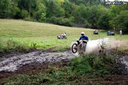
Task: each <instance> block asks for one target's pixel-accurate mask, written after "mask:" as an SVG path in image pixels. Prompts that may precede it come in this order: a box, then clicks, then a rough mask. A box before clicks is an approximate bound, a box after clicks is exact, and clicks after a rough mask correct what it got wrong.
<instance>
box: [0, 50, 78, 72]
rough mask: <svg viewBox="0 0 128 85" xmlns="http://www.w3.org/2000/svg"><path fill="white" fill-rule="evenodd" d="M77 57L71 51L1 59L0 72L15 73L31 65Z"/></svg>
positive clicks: (32, 53)
mask: <svg viewBox="0 0 128 85" xmlns="http://www.w3.org/2000/svg"><path fill="white" fill-rule="evenodd" d="M75 56H77V54H73V53H72V52H70V51H66V52H51V53H50V52H42V51H36V52H30V53H27V54H23V55H17V56H12V57H10V58H6V57H4V58H2V59H0V72H2V71H4V72H15V71H17V70H18V69H19V68H21V67H23V66H25V65H28V64H31V63H39V64H42V63H55V62H59V61H61V60H70V59H72V58H74V57H75Z"/></svg>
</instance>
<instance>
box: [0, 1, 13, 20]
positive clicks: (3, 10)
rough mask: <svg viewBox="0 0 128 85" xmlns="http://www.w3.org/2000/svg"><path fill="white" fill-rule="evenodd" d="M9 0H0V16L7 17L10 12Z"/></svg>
mask: <svg viewBox="0 0 128 85" xmlns="http://www.w3.org/2000/svg"><path fill="white" fill-rule="evenodd" d="M11 9H12V5H11V0H0V17H1V18H8V17H9V16H10V14H11Z"/></svg>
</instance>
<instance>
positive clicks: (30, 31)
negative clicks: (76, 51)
mask: <svg viewBox="0 0 128 85" xmlns="http://www.w3.org/2000/svg"><path fill="white" fill-rule="evenodd" d="M82 31H83V32H85V33H86V35H87V36H88V37H89V39H90V40H93V39H98V38H104V37H108V36H107V33H106V32H105V31H101V30H99V31H100V32H99V35H93V31H94V29H88V28H78V27H65V26H58V25H53V24H47V23H39V22H30V21H23V20H11V19H10V20H9V19H0V49H1V50H2V49H5V48H7V49H15V48H16V47H18V46H19V47H22V46H23V47H25V48H28V49H29V48H31V47H32V46H33V47H36V48H37V49H45V50H46V49H49V48H54V49H55V50H65V49H68V48H70V46H71V43H72V42H74V41H76V40H77V39H78V38H79V37H80V33H81V32H82ZM64 32H66V33H67V37H68V39H63V40H58V39H57V38H56V36H57V35H58V34H62V33H64ZM109 37H110V38H116V39H126V38H127V39H128V35H123V36H122V37H120V36H119V34H116V36H109Z"/></svg>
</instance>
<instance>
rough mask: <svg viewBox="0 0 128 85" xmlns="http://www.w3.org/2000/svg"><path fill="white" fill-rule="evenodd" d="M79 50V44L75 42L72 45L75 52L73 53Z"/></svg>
mask: <svg viewBox="0 0 128 85" xmlns="http://www.w3.org/2000/svg"><path fill="white" fill-rule="evenodd" d="M77 51H78V49H77V44H76V43H74V44H73V45H72V52H73V53H76V52H77Z"/></svg>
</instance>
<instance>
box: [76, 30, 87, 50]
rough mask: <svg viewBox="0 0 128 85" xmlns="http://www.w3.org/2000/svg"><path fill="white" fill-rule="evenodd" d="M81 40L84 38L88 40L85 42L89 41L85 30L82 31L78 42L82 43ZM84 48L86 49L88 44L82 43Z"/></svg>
mask: <svg viewBox="0 0 128 85" xmlns="http://www.w3.org/2000/svg"><path fill="white" fill-rule="evenodd" d="M81 40H82V41H84V40H86V42H85V43H87V42H88V41H89V39H88V37H87V36H85V33H84V32H81V37H80V38H79V40H78V41H77V42H78V44H80V42H81ZM84 45H85V47H84ZM82 48H83V49H84V50H83V51H85V48H86V44H84V43H82Z"/></svg>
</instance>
